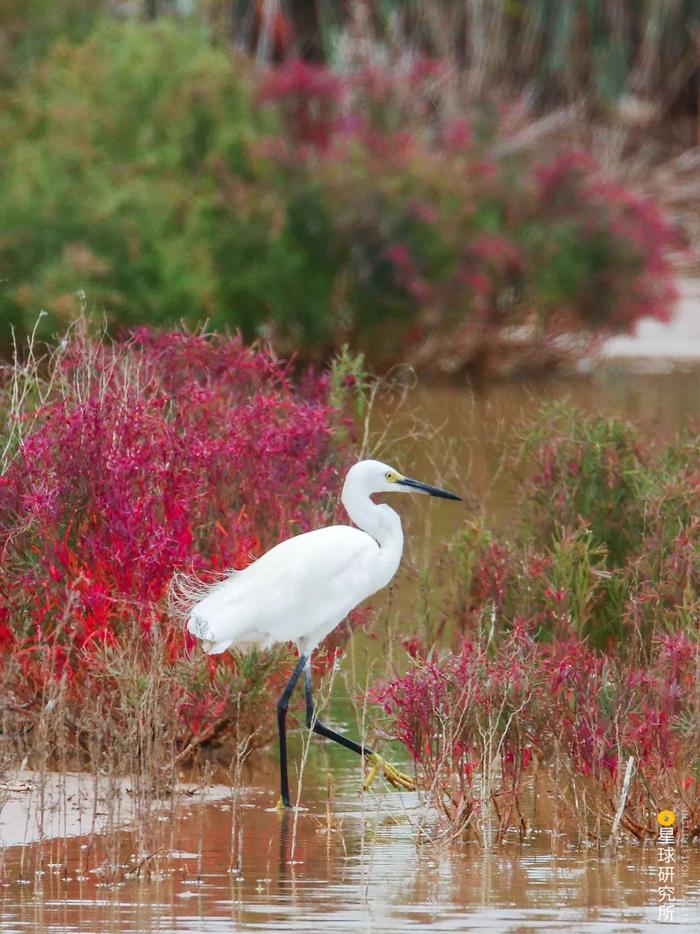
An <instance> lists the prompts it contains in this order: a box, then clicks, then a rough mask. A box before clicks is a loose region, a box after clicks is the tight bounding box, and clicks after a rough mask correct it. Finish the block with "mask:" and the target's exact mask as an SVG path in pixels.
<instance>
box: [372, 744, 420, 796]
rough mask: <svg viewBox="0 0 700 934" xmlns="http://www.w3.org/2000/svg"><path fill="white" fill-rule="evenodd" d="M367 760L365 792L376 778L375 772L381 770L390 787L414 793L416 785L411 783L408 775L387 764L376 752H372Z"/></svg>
mask: <svg viewBox="0 0 700 934" xmlns="http://www.w3.org/2000/svg"><path fill="white" fill-rule="evenodd" d="M367 759H368V761H369V763H370V770H369V775H368V776H367V778H366V779H365V785H364V788H365V791H368V790H369V788H370V786H371V785H372V782H373V781H374V779H375V778H376V776H377V772H378V771H379V770H380V769H381V771H382V772H383V773H384V778H385V779H386V780H387V781H388V782H389V784H390V785H393V786H394V788H402V789H403V790H404V791H415V790H416V783H415V782H414V781H413V779H412V778H411V776H410V775H406V773H405V772H400V771H399V769H397V768H396V767H395V766H393V765H392V764H391V763H390V762H387V761H386V759H383V758H382V756H380V755H379V753H378V752H373V753H371V755H369V756H367Z"/></svg>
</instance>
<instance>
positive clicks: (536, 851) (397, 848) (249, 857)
mask: <svg viewBox="0 0 700 934" xmlns="http://www.w3.org/2000/svg"><path fill="white" fill-rule="evenodd" d="M333 759H335V756H333ZM329 764H330V760H329V759H328V757H327V756H326V752H325V748H324V746H323V744H322V743H321V744H315V746H314V748H313V749H312V751H311V753H310V756H309V763H308V768H307V770H306V773H305V776H304V786H303V803H304V805H305V806H306V808H307V810H303V811H300V812H298V813H297V815H296V818H295V815H294V814H291V815H288V816H280V815H279V814H278V813H277V812H276V811H275V809H274V804H275V801H276V798H277V789H276V783H275V781H274V771H273V770H272V769H271V770H270V772H269V773H268V774H267V775H266V776H258V784H257V787H255V788H247V789H246V790H244V791H243V792H242V793H241V797H240V800H239V804H238V806H236V807H235V808H233V807H232V802H231V801H230V800H229V801H226V800H222V801H215V802H212V803H209V804H204V805H194V804H193V805H191V806H190V807H189V808H185V809H184V810H183V812H182V814H181V817H180V819H178V820H176V821H174V822H172V824H168V825H167V826H166V827H165V831H166V838H167V839H168V846H167V847H165V848H164V849H163V851H162V852H161V853H160V854H158V855H157V856H155V857H153V858H152V859H150V860H147V861H146V862H145V863H144V864H143V867H142V873H143V874H144V877H143V878H133V874H132V878H130V879H129V880H127V881H124V882H121V883H119V884H110V883H108V882H104V881H101V876H100V875H99V873H98V872H96V871H95V869H96V868H97V867H99V865H100V864H101V862H102V860H103V859H104V858H105V856H107V857H108V858H109V855H110V853H113V851H114V845H115V844H114V841H112V843H111V844H110V846H108V847H106V848H105V847H104V846H102V845H101V844H100V843H99V841H97V842H95V841H92V842H90V841H89V839H88V838H85V837H75V838H72V839H70V840H69V841H67V843H61V844H60V845H59V844H57V843H54V844H50V843H46V844H45V845H44V856H43V858H42V860H41V866H42V868H43V870H44V872H45V874H44V875H38V876H37V875H36V872H35V870H36V868H37V867H36V865H35V863H34V860H33V858H32V857H31V854H29V853H27V852H25V854H24V860H23V864H22V862H21V859H20V854H21V851H20V850H19V849H18V848H15V849H12V850H8V851H7V852H6V854H5V863H4V878H3V882H2V885H1V886H0V929H1V930H2V932H3V934H15V932H36V934H44V932H46V934H48V932H52V934H58V932H61V934H63V932H65V934H68V932H105V934H106V932H109V934H111V932H118V931H120V932H121V931H123V932H144V934H146V932H154V934H155V932H224V931H232V930H256V931H266V930H277V931H316V930H318V929H323V930H328V929H331V930H337V931H408V930H417V931H422V930H435V931H467V930H469V931H478V930H482V931H503V932H506V931H512V932H518V931H526V930H533V931H550V930H558V931H583V930H586V931H626V932H632V931H654V930H659V924H658V914H659V912H658V894H657V887H658V882H657V868H658V866H657V855H656V849H655V848H654V847H652V846H648V847H646V848H644V849H643V850H642V849H641V848H639V847H631V846H628V847H626V848H623V849H622V850H621V852H620V853H619V855H618V856H617V857H616V858H615V859H613V860H605V859H603V858H601V857H600V856H599V854H598V851H597V850H596V849H591V848H581V847H579V846H576V845H575V841H574V840H573V839H570V838H568V837H567V836H566V835H561V836H559V837H558V838H555V839H552V837H551V835H550V834H549V833H539V834H534V835H532V836H531V837H530V838H528V839H526V840H525V841H524V842H523V843H519V842H517V840H513V841H512V842H509V843H506V844H504V845H502V846H500V847H498V849H496V850H494V851H493V852H491V853H485V852H484V851H483V849H482V848H481V847H480V846H479V845H477V844H462V845H460V846H459V847H452V848H451V849H448V848H437V847H433V846H432V845H430V844H425V845H422V846H416V845H415V842H414V841H415V832H416V823H417V822H419V821H420V820H421V818H422V816H423V814H422V811H421V808H420V807H419V806H417V799H416V796H415V795H413V794H407V793H403V794H399V793H398V792H394V791H389V790H385V789H384V788H378V789H377V792H376V793H368V794H365V795H363V794H362V793H361V791H360V776H359V772H358V770H357V769H356V768H350V767H347V766H344V767H339V766H337V765H334V767H333V770H332V771H333V775H334V781H335V786H336V787H335V791H334V793H333V797H332V801H331V804H330V807H329V812H327V810H326V799H327V786H326V766H328V765H329ZM234 810H235V818H234ZM328 813H330V820H329V819H328ZM234 821H235V827H236V829H235V830H233V832H232V824H233V823H234ZM232 841H233V842H232ZM130 846H133V841H131V840H130V838H129V835H128V834H123V839H122V840H121V857H122V858H124V859H125V862H129V861H128V859H127V858H128V857H129V855H130ZM129 864H130V865H133V862H131V863H129ZM146 873H149V876H148V877H147V876H146ZM675 895H676V902H675V904H676V911H675V916H674V922H675V923H674V925H673V927H672V930H674V931H679V932H680V931H697V930H698V926H699V925H700V852H698V849H697V848H693V849H692V850H691V852H690V855H688V852H687V849H686V850H685V852H684V855H680V856H679V859H678V861H677V874H676V880H675Z"/></svg>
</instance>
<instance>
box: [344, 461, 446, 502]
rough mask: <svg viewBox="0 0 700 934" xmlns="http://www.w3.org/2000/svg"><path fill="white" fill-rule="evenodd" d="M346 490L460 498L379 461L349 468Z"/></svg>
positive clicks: (362, 462) (367, 493)
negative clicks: (425, 494)
mask: <svg viewBox="0 0 700 934" xmlns="http://www.w3.org/2000/svg"><path fill="white" fill-rule="evenodd" d="M348 488H355V489H357V490H359V491H361V492H363V493H365V494H366V495H367V496H370V495H371V494H372V493H428V495H429V496H438V497H440V498H441V499H458V500H461V498H462V497H461V496H457V495H456V494H455V493H449V492H448V491H447V490H441V489H440V487H437V486H431V485H430V484H429V483H421V482H420V481H419V480H411V478H410V477H405V476H404V475H403V474H402V473H400V471H398V470H396V468H395V467H390V466H389V464H383V463H382V462H381V461H369V460H368V461H360V462H359V463H357V464H355V465H354V466H353V467H351V468H350V470H349V471H348V475H347V477H346V478H345V489H348Z"/></svg>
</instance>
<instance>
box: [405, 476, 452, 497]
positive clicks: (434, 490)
mask: <svg viewBox="0 0 700 934" xmlns="http://www.w3.org/2000/svg"><path fill="white" fill-rule="evenodd" d="M396 482H397V484H398V485H399V486H407V487H410V488H411V489H412V490H418V491H419V492H420V493H428V495H429V496H437V497H438V498H439V499H457V500H459V501H460V502H461V501H462V497H461V496H457V494H456V493H449V492H448V491H447V490H441V489H440V487H439V486H431V485H430V484H429V483H421V482H420V481H419V480H411V479H410V478H409V477H404V478H403V479H402V480H397V481H396Z"/></svg>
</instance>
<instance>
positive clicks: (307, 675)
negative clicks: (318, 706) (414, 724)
mask: <svg viewBox="0 0 700 934" xmlns="http://www.w3.org/2000/svg"><path fill="white" fill-rule="evenodd" d="M304 693H305V695H306V725H307V726H308V727H309V729H310V730H313V731H314V733H318V735H319V736H325V737H326V739H332V740H333V742H334V743H340V745H341V746H345V748H346V749H351V750H352V751H353V752H356V753H357V754H358V756H372V755H374V753H373V752H372V750H371V749H369V748H368V747H367V746H361V745H360V744H359V743H356V742H354V740H351V739H348V738H347V736H343V735H342V733H336V732H335V730H331V729H330V728H329V727H327V726H326V725H325V724H324V723H321V721H320V720H317V719H316V718H315V717H314V698H313V694H312V693H311V667H310V665H307V666H306V667H305V668H304Z"/></svg>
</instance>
